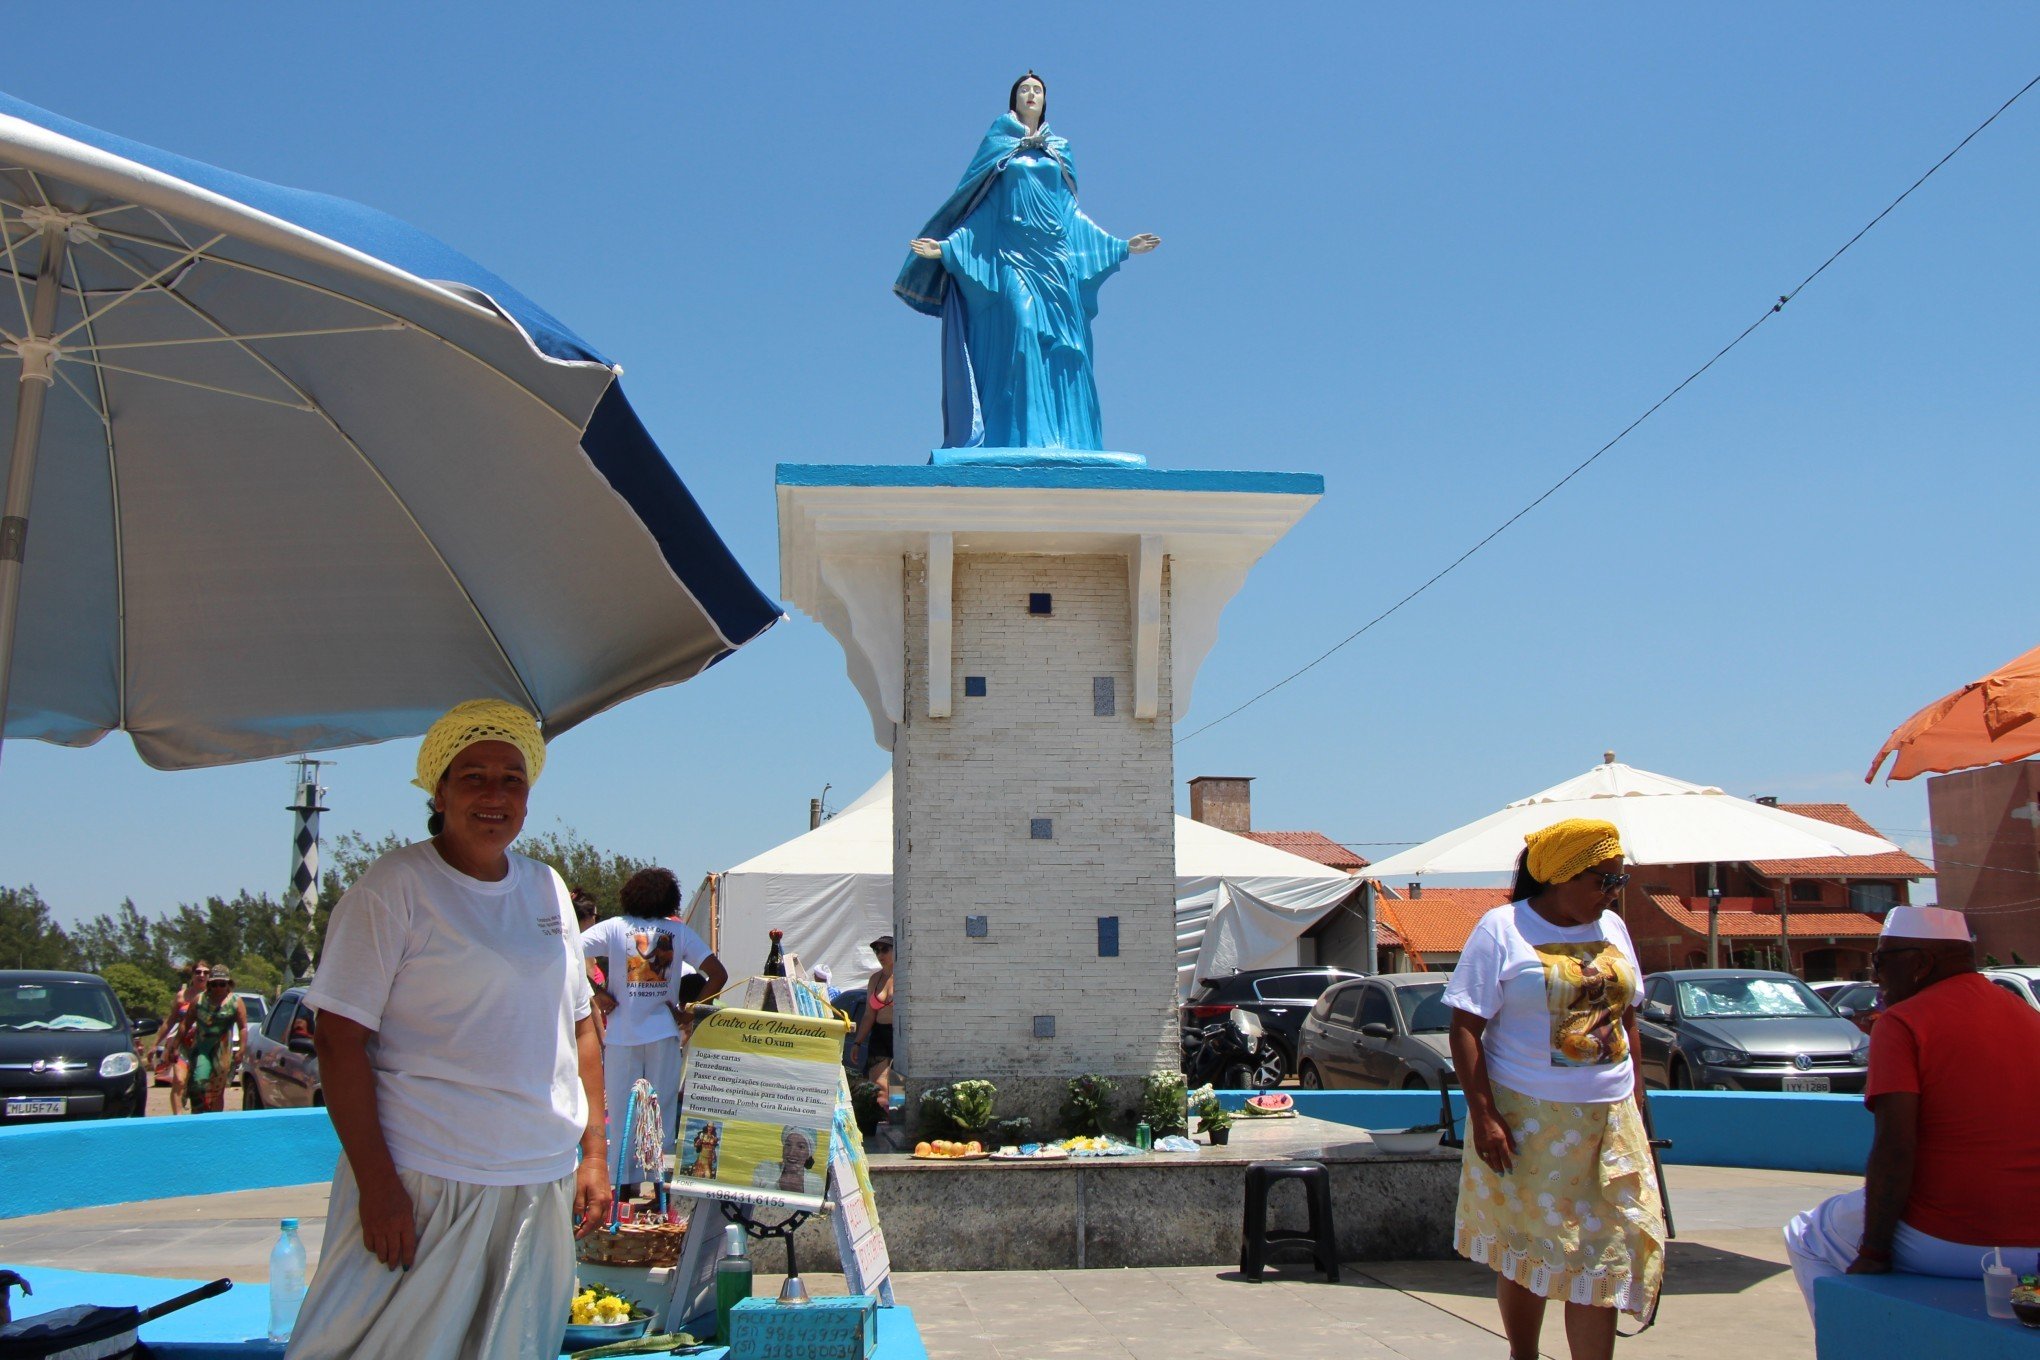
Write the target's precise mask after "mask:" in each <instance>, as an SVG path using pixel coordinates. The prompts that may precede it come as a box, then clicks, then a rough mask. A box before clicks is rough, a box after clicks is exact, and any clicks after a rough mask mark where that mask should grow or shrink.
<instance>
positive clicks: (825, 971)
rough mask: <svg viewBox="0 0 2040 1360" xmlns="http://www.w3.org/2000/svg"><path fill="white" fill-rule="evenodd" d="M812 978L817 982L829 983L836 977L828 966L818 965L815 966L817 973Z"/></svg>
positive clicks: (824, 964)
mask: <svg viewBox="0 0 2040 1360" xmlns="http://www.w3.org/2000/svg"><path fill="white" fill-rule="evenodd" d="M810 976H812V977H813V978H814V980H815V981H816V982H828V981H830V980H831V979H832V978H834V977H835V974H833V973H831V972H830V971H829V965H828V964H826V963H818V964H816V965H815V971H814V972H813V973H812V974H811V975H810Z"/></svg>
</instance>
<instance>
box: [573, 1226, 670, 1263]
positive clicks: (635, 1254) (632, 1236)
mask: <svg viewBox="0 0 2040 1360" xmlns="http://www.w3.org/2000/svg"><path fill="white" fill-rule="evenodd" d="M686 1235H687V1224H686V1223H685V1222H684V1221H683V1222H680V1223H652V1222H645V1223H625V1224H622V1225H620V1226H619V1227H618V1228H617V1230H616V1231H615V1232H614V1233H611V1232H610V1231H609V1229H608V1228H606V1227H605V1228H598V1229H596V1230H595V1231H594V1232H592V1233H590V1234H589V1235H588V1236H586V1237H584V1238H582V1239H581V1241H580V1244H579V1245H580V1258H581V1260H582V1261H583V1262H584V1263H586V1264H588V1265H594V1266H672V1265H678V1264H679V1263H680V1242H681V1239H682V1238H684V1237H685V1236H686Z"/></svg>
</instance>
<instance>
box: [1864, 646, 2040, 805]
mask: <svg viewBox="0 0 2040 1360" xmlns="http://www.w3.org/2000/svg"><path fill="white" fill-rule="evenodd" d="M2036 717H2040V647H2035V648H2034V649H2033V650H2032V651H2030V652H2028V653H2026V654H2025V655H2024V656H2022V657H2019V658H2018V659H2017V660H2015V661H2009V662H2006V663H2005V664H2004V665H2002V666H2000V667H1998V668H1997V669H1996V670H1994V671H1992V672H1991V673H1990V674H1989V675H1986V676H1984V677H1983V678H1982V679H1981V680H1972V681H1970V682H1969V683H1968V684H1966V685H1964V686H1963V687H1962V688H1961V689H1958V690H1956V691H1955V692H1954V693H1953V694H1948V695H1944V696H1942V697H1941V698H1939V699H1936V700H1935V701H1934V702H1933V703H1931V704H1928V705H1927V706H1926V707H1925V708H1923V709H1921V710H1920V711H1919V712H1917V713H1915V714H1913V715H1912V716H1911V717H1910V718H1907V719H1906V720H1905V722H1904V723H1903V724H1902V725H1901V726H1900V727H1899V729H1898V730H1897V731H1896V732H1893V733H1892V734H1891V735H1890V736H1889V737H1888V738H1886V739H1885V742H1884V746H1883V748H1882V749H1881V750H1879V751H1878V752H1877V759H1875V760H1873V761H1871V762H1870V773H1869V774H1866V775H1864V776H1863V782H1864V783H1866V784H1868V783H1871V782H1872V781H1874V780H1875V779H1876V778H1877V767H1878V766H1880V765H1882V764H1883V763H1884V758H1885V757H1886V756H1888V755H1890V754H1892V753H1893V752H1894V751H1895V752H1897V753H1898V761H1897V763H1896V764H1894V765H1893V766H1892V767H1891V778H1893V779H1911V778H1912V777H1913V776H1914V775H1916V774H1945V773H1947V772H1948V771H1949V770H1961V769H1967V768H1968V767H1969V766H1972V765H2001V764H2004V763H2005V762H2006V761H2012V760H2019V759H2022V758H2024V757H2026V756H2030V755H2033V754H2035V753H2040V722H2035V721H2033V720H2034V719H2035V718H2036Z"/></svg>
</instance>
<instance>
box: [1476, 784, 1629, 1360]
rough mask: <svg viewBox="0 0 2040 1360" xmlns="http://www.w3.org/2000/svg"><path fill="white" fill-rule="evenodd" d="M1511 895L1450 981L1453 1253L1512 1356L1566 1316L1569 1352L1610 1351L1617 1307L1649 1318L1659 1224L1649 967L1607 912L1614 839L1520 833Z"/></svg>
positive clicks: (1593, 833) (1584, 829)
mask: <svg viewBox="0 0 2040 1360" xmlns="http://www.w3.org/2000/svg"><path fill="white" fill-rule="evenodd" d="M1523 839H1524V847H1523V856H1522V858H1521V860H1520V861H1519V862H1518V864H1517V868H1516V886H1515V891H1514V893H1513V894H1512V896H1513V897H1514V898H1515V900H1514V901H1512V902H1510V903H1509V904H1508V905H1506V906H1501V907H1496V908H1495V909H1494V910H1493V911H1490V912H1489V913H1487V915H1486V916H1484V917H1482V918H1481V921H1480V924H1479V925H1478V926H1476V927H1475V928H1474V931H1473V934H1472V935H1471V936H1470V937H1469V938H1468V939H1467V942H1466V947H1465V949H1464V950H1463V951H1462V952H1461V953H1460V956H1459V963H1458V965H1457V966H1456V967H1455V968H1454V969H1453V971H1452V980H1451V982H1449V983H1448V984H1446V987H1445V997H1444V999H1445V1004H1446V1005H1448V1006H1450V1007H1451V1008H1452V1061H1453V1066H1454V1068H1455V1069H1456V1072H1457V1076H1458V1078H1459V1084H1460V1086H1461V1087H1462V1088H1463V1089H1464V1090H1465V1092H1466V1128H1467V1139H1466V1153H1465V1158H1464V1160H1463V1162H1462V1165H1461V1169H1460V1180H1459V1208H1458V1213H1457V1215H1456V1217H1455V1220H1454V1232H1453V1245H1454V1246H1455V1247H1456V1248H1457V1250H1458V1251H1459V1253H1460V1254H1461V1255H1462V1256H1465V1257H1467V1258H1468V1259H1469V1260H1473V1261H1478V1262H1480V1263H1481V1264H1483V1265H1488V1266H1492V1267H1493V1268H1494V1271H1495V1277H1496V1279H1495V1294H1496V1298H1497V1300H1498V1301H1499V1303H1500V1305H1501V1313H1502V1329H1503V1330H1504V1331H1505V1332H1506V1333H1507V1334H1508V1337H1509V1349H1510V1352H1511V1354H1512V1355H1514V1356H1518V1357H1524V1360H1527V1358H1528V1357H1530V1356H1534V1355H1536V1354H1538V1349H1537V1338H1538V1334H1539V1332H1540V1329H1541V1328H1542V1326H1543V1323H1544V1309H1545V1304H1546V1302H1547V1301H1548V1300H1550V1299H1559V1300H1561V1301H1562V1302H1564V1304H1565V1306H1566V1319H1565V1323H1566V1327H1565V1330H1566V1339H1567V1342H1568V1344H1569V1345H1570V1346H1571V1348H1572V1354H1573V1357H1574V1360H1589V1357H1594V1358H1595V1360H1601V1358H1603V1357H1606V1356H1609V1355H1611V1354H1613V1352H1614V1349H1615V1319H1616V1315H1617V1313H1618V1312H1629V1313H1632V1314H1634V1315H1636V1316H1638V1317H1641V1318H1649V1317H1650V1316H1651V1315H1652V1314H1654V1313H1655V1311H1656V1308H1657V1292H1658V1285H1659V1282H1660V1281H1661V1280H1662V1278H1663V1273H1664V1242H1665V1224H1664V1211H1663V1206H1662V1205H1661V1203H1660V1202H1659V1197H1658V1191H1657V1182H1656V1181H1655V1179H1654V1178H1653V1176H1652V1165H1651V1157H1650V1146H1649V1136H1648V1135H1647V1134H1646V1132H1645V1125H1644V1121H1643V1117H1642V1111H1641V1109H1640V1104H1639V1102H1641V1100H1642V1099H1643V1082H1642V1080H1641V1078H1640V1076H1639V1074H1638V1071H1637V1067H1636V1062H1637V1057H1636V1055H1637V1037H1636V1009H1635V1003H1636V995H1637V990H1638V984H1639V979H1640V977H1641V975H1642V969H1641V968H1640V967H1639V966H1638V964H1637V959H1636V946H1635V944H1634V943H1633V942H1632V941H1631V940H1630V938H1629V931H1628V928H1627V927H1626V926H1624V924H1623V922H1622V917H1621V915H1620V914H1619V912H1618V911H1617V910H1616V908H1617V907H1619V906H1620V904H1621V900H1622V889H1623V886H1624V885H1625V884H1627V883H1628V881H1629V875H1628V874H1627V873H1625V872H1623V858H1622V836H1621V833H1620V832H1619V831H1618V830H1617V829H1616V828H1615V827H1614V826H1613V825H1612V824H1611V823H1608V822H1603V821H1593V820H1589V819H1586V818H1573V819H1570V820H1567V821H1562V822H1558V823H1555V824H1553V825H1551V826H1548V827H1545V828H1544V829H1543V830H1541V831H1535V832H1532V833H1531V834H1530V835H1528V836H1526V837H1524V838H1523Z"/></svg>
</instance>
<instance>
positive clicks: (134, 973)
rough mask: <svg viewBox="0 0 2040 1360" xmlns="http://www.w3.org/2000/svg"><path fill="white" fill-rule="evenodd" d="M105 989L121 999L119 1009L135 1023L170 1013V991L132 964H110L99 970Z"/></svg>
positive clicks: (166, 985) (162, 982)
mask: <svg viewBox="0 0 2040 1360" xmlns="http://www.w3.org/2000/svg"><path fill="white" fill-rule="evenodd" d="M99 975H100V976H101V977H103V978H105V979H106V985H107V986H109V987H111V988H113V994H114V995H115V996H117V997H119V998H120V1004H121V1006H122V1007H123V1008H124V1009H125V1010H126V1011H127V1013H128V1014H129V1015H131V1016H133V1017H135V1018H136V1019H137V1020H139V1019H141V1018H143V1017H144V1016H152V1015H153V1016H157V1017H159V1018H160V1017H161V1016H164V1015H167V1014H168V1013H169V1011H170V997H171V994H172V988H171V987H170V986H169V985H168V984H167V983H165V982H164V981H163V980H162V979H161V978H158V977H156V976H155V975H154V974H153V973H150V972H147V971H146V970H144V969H141V968H137V967H136V966H135V965H134V964H132V963H110V964H108V965H107V966H106V967H105V968H103V969H101V970H100V974H99Z"/></svg>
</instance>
